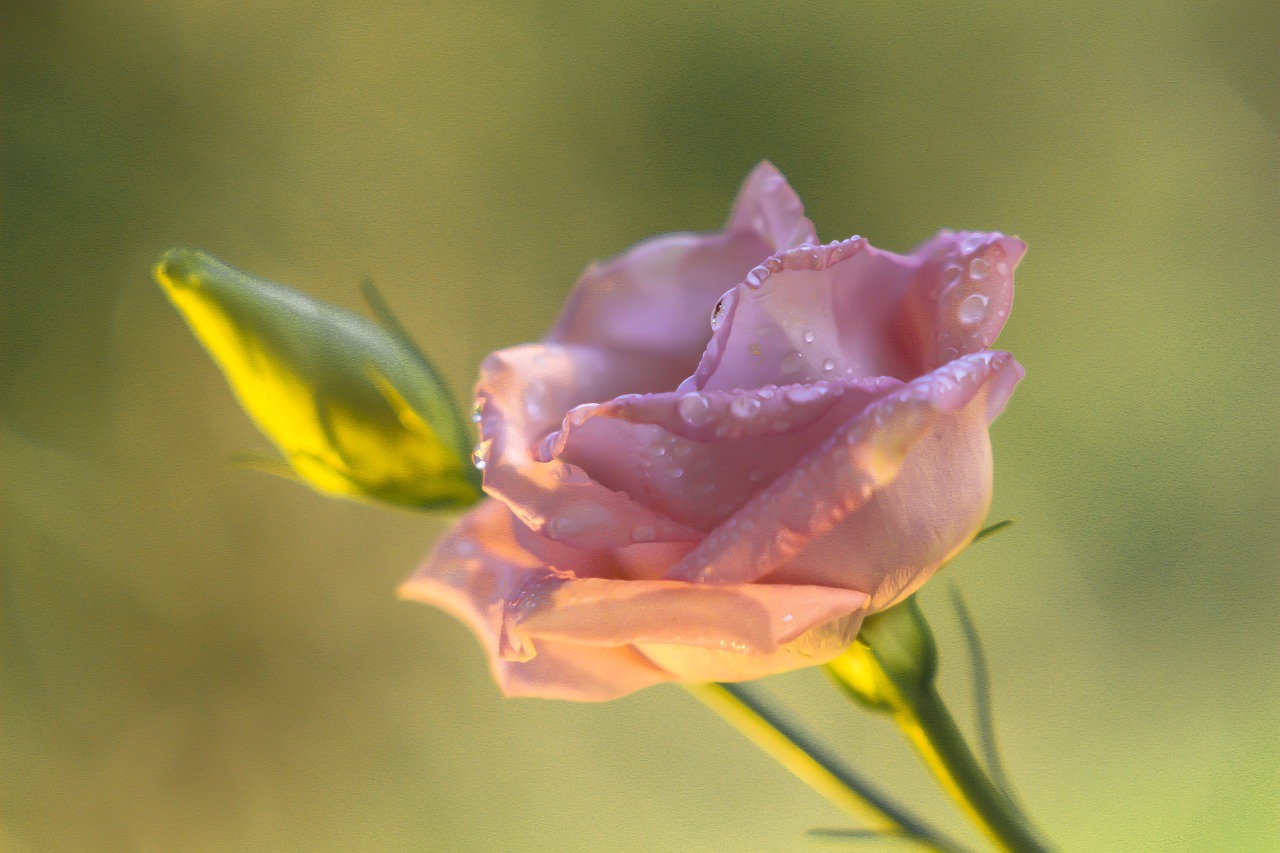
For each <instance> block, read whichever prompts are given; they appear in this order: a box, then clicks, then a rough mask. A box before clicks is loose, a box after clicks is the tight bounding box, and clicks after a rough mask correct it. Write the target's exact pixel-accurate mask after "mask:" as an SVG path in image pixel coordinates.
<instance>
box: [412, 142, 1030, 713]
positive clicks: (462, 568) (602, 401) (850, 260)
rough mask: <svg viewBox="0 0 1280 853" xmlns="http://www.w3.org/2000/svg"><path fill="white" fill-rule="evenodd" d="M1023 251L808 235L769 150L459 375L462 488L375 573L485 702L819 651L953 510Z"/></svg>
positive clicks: (1008, 376) (909, 574)
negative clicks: (487, 671) (420, 542)
mask: <svg viewBox="0 0 1280 853" xmlns="http://www.w3.org/2000/svg"><path fill="white" fill-rule="evenodd" d="M1025 249H1026V246H1025V244H1023V243H1022V241H1020V240H1018V239H1016V238H1013V237H1005V236H1003V235H1001V234H998V233H990V234H984V233H960V234H955V233H952V232H950V231H943V232H941V233H939V234H938V235H937V236H936V237H934V238H933V239H932V240H930V241H928V242H927V243H925V244H924V245H922V246H921V247H920V248H918V249H916V251H915V252H913V253H912V254H910V255H907V256H902V255H896V254H894V253H892V252H885V251H881V250H878V249H874V248H872V247H871V246H869V245H868V244H867V243H866V241H865V240H863V239H861V238H859V237H854V238H851V239H849V240H844V241H841V242H836V243H829V244H827V245H819V244H818V240H817V237H816V234H815V231H814V228H813V224H812V223H811V222H810V221H809V220H808V219H807V218H805V216H804V210H803V207H802V206H801V204H800V200H799V199H798V198H797V197H796V195H795V193H794V192H793V191H792V190H791V188H790V187H789V186H788V185H787V183H786V180H785V179H784V178H783V177H782V175H780V174H779V173H778V172H777V170H776V169H774V167H773V166H772V165H770V164H769V163H762V164H760V165H759V166H758V167H756V169H755V171H753V172H752V173H751V175H750V177H748V178H747V181H746V184H745V185H744V186H743V188H742V191H741V193H740V194H739V196H738V200H737V202H736V203H735V205H734V208H733V213H732V215H731V216H730V217H729V224H728V226H727V227H726V228H725V230H724V231H723V232H721V233H718V234H710V235H693V234H672V235H666V236H661V237H655V238H652V239H650V240H648V241H645V242H643V243H641V244H639V245H638V246H636V247H634V248H632V249H631V250H630V251H628V252H626V253H624V254H623V255H621V256H620V257H618V258H615V259H613V260H611V261H609V262H607V263H604V264H601V265H595V266H592V267H591V268H590V269H588V270H587V272H586V273H585V274H584V275H583V277H582V279H581V280H580V281H579V282H578V285H577V287H576V288H575V289H574V291H573V294H572V296H571V297H570V299H569V303H568V305H567V306H566V307H565V309H564V313H563V314H562V315H561V317H560V319H559V321H558V322H557V323H556V326H555V328H554V329H552V331H551V334H550V335H549V336H548V338H547V340H546V341H544V342H543V343H539V344H526V345H524V346H517V347H512V348H511V349H506V350H502V351H500V352H497V353H494V354H493V355H491V356H489V357H488V358H487V359H486V360H485V362H484V364H483V366H482V368H481V376H480V383H479V386H478V388H477V391H476V396H477V400H478V402H479V406H480V408H479V411H480V412H481V417H480V418H479V422H480V430H481V439H482V440H481V443H480V445H479V446H478V447H477V449H476V459H477V464H478V465H482V466H483V467H484V490H485V492H487V493H488V494H489V495H490V497H489V498H488V499H487V500H485V501H484V503H482V504H481V505H480V506H478V507H477V508H476V509H474V510H473V511H472V512H470V513H469V514H468V515H466V516H465V517H464V518H462V519H461V520H460V521H459V522H458V523H457V524H456V525H455V526H454V527H453V529H452V530H451V531H450V532H449V533H448V534H447V535H446V536H445V537H444V538H443V539H441V541H440V542H439V543H438V544H437V546H436V548H435V550H434V551H433V553H432V555H431V557H430V558H429V559H428V560H427V561H426V563H425V565H423V567H422V568H421V569H420V570H419V571H418V572H417V573H416V574H415V575H414V576H413V577H412V578H410V579H409V580H408V581H406V582H405V584H404V586H403V587H402V590H401V592H402V594H403V595H404V596H405V597H406V598H411V599H416V600H419V601H425V602H428V603H430V604H434V605H436V606H438V607H441V608H444V609H445V610H447V611H449V612H450V613H452V614H454V615H455V616H457V617H458V618H459V619H461V620H462V621H463V622H465V623H466V624H467V625H468V626H470V628H471V629H472V631H474V632H475V634H476V636H477V637H478V638H479V640H480V642H481V643H482V644H483V645H484V647H485V650H486V652H487V653H488V655H489V660H490V663H491V665H492V669H493V674H494V677H495V679H496V680H497V681H498V684H499V685H500V686H501V688H502V690H503V692H505V693H506V694H507V695H511V696H517V695H521V696H545V697H558V698H568V699H580V700H603V699H610V698H613V697H616V696H620V695H623V694H626V693H629V692H631V691H633V690H637V689H639V688H641V687H646V686H648V685H651V684H655V683H657V682H662V681H709V680H718V681H734V680H743V679H749V678H756V677H759V676H763V675H768V674H770V673H775V672H782V671H785V670H789V669H795V668H797V667H803V666H812V665H815V664H820V663H825V662H826V661H828V660H830V659H831V658H833V657H835V656H836V655H837V654H839V653H840V652H841V651H842V650H843V649H844V648H846V647H847V646H848V644H849V643H850V642H851V641H852V640H853V638H854V636H855V635H856V633H857V631H858V626H859V625H860V624H861V621H862V619H863V617H864V616H866V615H867V614H868V613H873V612H876V611H879V610H883V609H885V608H887V607H889V606H890V605H892V604H894V603H895V602H897V601H900V600H902V599H903V598H904V597H906V596H907V595H909V594H910V593H911V592H913V591H914V590H915V589H917V588H918V587H919V586H920V585H921V584H923V583H924V582H925V580H927V579H928V578H929V576H930V575H931V574H932V573H933V572H934V571H935V570H936V569H937V568H938V567H939V566H941V565H942V564H943V563H945V562H946V561H947V560H949V559H951V558H952V557H953V556H954V555H955V554H956V553H957V552H959V551H960V550H961V549H962V548H964V547H965V545H966V544H968V542H969V541H970V540H971V539H972V538H973V536H974V534H975V533H976V532H977V531H978V530H979V528H980V526H981V525H982V523H983V520H984V519H985V517H986V513H987V508H988V506H989V504H990V500H991V445H990V440H989V438H988V435H987V425H988V424H989V423H990V421H991V420H992V419H993V418H994V417H995V416H996V415H997V414H999V412H1000V411H1001V409H1002V408H1003V407H1004V405H1005V402H1006V401H1007V400H1008V398H1009V395H1010V393H1011V392H1012V391H1013V387H1014V385H1015V384H1017V382H1018V380H1019V379H1021V378H1022V375H1023V370H1022V368H1021V366H1020V365H1019V364H1018V363H1017V362H1016V361H1014V359H1013V357H1012V356H1010V355H1009V354H1008V353H1004V352H994V351H991V350H988V349H987V347H988V346H990V345H991V343H992V342H993V341H994V340H995V338H996V335H997V334H998V333H999V331H1000V328H1001V326H1003V325H1004V321H1005V318H1006V317H1007V316H1008V314H1009V309H1010V305H1011V303H1012V299H1013V269H1014V267H1015V266H1016V265H1017V263H1018V261H1019V259H1021V257H1022V254H1023V252H1024V251H1025Z"/></svg>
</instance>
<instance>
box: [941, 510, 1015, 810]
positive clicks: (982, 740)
mask: <svg viewBox="0 0 1280 853" xmlns="http://www.w3.org/2000/svg"><path fill="white" fill-rule="evenodd" d="M1003 523H1004V524H1005V525H1008V524H1010V523H1011V522H1003ZM951 603H952V605H953V606H954V607H955V610H956V618H957V619H958V620H959V622H960V629H961V631H962V632H963V633H964V640H965V645H966V646H967V647H968V650H969V672H970V676H971V679H972V689H973V713H974V722H975V724H976V728H977V730H978V747H979V749H980V750H981V752H982V761H983V763H984V764H985V765H986V766H987V773H988V774H990V776H991V781H992V782H994V783H995V785H996V787H997V788H999V789H1000V790H1001V791H1003V792H1004V794H1005V796H1007V797H1010V798H1012V788H1011V786H1010V784H1009V777H1008V775H1007V774H1006V773H1005V770H1004V763H1003V762H1002V761H1001V760H1000V750H999V749H998V748H997V746H996V724H995V715H994V714H993V713H992V711H991V671H990V668H989V667H988V666H987V654H986V652H985V651H984V650H983V648H982V638H981V637H980V636H978V626H977V625H976V624H974V621H973V616H972V615H971V614H970V613H969V608H968V606H967V605H966V604H965V603H964V596H962V595H961V594H960V588H959V587H958V586H956V585H955V584H952V585H951Z"/></svg>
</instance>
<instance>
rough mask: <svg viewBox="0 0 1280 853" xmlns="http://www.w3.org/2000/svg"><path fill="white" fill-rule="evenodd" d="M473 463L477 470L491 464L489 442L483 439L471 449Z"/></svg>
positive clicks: (481, 469)
mask: <svg viewBox="0 0 1280 853" xmlns="http://www.w3.org/2000/svg"><path fill="white" fill-rule="evenodd" d="M471 464H472V465H474V466H476V470H477V471H483V470H484V469H485V466H487V465H488V464H489V442H487V441H482V442H480V443H479V444H477V445H476V447H475V450H472V451H471Z"/></svg>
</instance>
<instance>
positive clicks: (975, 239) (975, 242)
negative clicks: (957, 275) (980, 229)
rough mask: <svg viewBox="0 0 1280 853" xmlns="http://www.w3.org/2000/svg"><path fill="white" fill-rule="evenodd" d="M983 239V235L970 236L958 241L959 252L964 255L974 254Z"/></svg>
mask: <svg viewBox="0 0 1280 853" xmlns="http://www.w3.org/2000/svg"><path fill="white" fill-rule="evenodd" d="M984 239H985V235H983V234H970V235H969V236H968V237H965V238H964V239H963V240H961V241H960V251H961V252H963V253H964V254H966V255H967V254H969V253H970V252H975V251H977V249H978V247H979V246H981V245H982V241H983V240H984Z"/></svg>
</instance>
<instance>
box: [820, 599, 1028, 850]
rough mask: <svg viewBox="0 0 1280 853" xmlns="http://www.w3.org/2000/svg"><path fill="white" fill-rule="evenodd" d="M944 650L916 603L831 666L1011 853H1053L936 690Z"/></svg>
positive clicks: (893, 612)
mask: <svg viewBox="0 0 1280 853" xmlns="http://www.w3.org/2000/svg"><path fill="white" fill-rule="evenodd" d="M937 665H938V657H937V646H936V645H935V643H934V640H933V633H932V631H930V630H929V624H928V622H927V621H925V618H924V614H923V613H921V612H920V609H919V607H918V606H917V605H916V603H915V601H914V600H913V599H908V600H907V601H905V602H903V603H901V604H899V605H898V606H896V607H893V608H890V609H889V610H886V611H883V612H881V613H878V614H876V615H875V616H872V617H870V618H869V619H867V620H866V621H865V622H864V623H863V629H862V632H861V633H860V634H859V636H858V640H857V641H856V642H855V643H854V644H853V645H852V646H850V647H849V648H848V649H847V650H846V651H845V652H844V653H843V654H841V655H840V656H839V657H837V658H836V659H835V660H833V661H831V662H830V663H829V664H827V665H826V670H827V672H828V674H830V675H831V676H832V678H834V679H835V681H836V683H837V684H839V685H840V686H841V687H842V688H843V689H844V690H845V691H846V692H848V693H849V694H850V695H851V696H852V697H854V698H855V699H857V700H858V701H860V702H861V703H863V704H864V705H866V706H868V707H870V708H871V709H873V710H876V711H879V712H882V713H886V714H889V715H890V716H891V717H892V718H893V720H894V722H895V723H897V725H898V728H899V729H900V730H901V731H902V733H903V734H904V735H906V736H907V739H908V740H909V741H910V742H911V745H912V746H914V747H915V749H916V751H917V752H918V753H919V754H920V757H921V758H923V759H924V763H925V765H926V766H927V767H928V768H929V770H930V771H931V772H932V773H933V775H934V777H935V778H936V779H937V780H938V782H939V783H941V785H942V787H943V789H944V790H945V791H946V792H947V794H948V795H949V796H950V797H951V798H952V799H953V800H955V802H956V804H957V805H958V806H960V808H961V810H962V811H964V812H965V814H966V815H967V816H968V817H969V818H970V819H971V820H973V822H974V823H975V824H977V826H978V828H979V829H981V830H982V831H983V832H984V833H985V834H986V835H987V837H988V838H989V839H990V840H991V841H992V842H994V843H995V845H996V847H998V848H999V849H1000V850H1002V851H1005V853H1050V851H1051V850H1052V848H1051V847H1050V846H1049V845H1048V844H1047V843H1045V842H1044V841H1041V840H1040V839H1039V838H1038V837H1037V836H1036V834H1035V831H1034V830H1032V828H1031V825H1030V822H1029V821H1027V820H1026V818H1025V817H1024V816H1023V814H1022V812H1021V811H1020V810H1019V809H1018V807H1017V806H1016V805H1015V804H1014V803H1013V801H1012V800H1010V799H1009V797H1008V796H1007V795H1006V794H1005V793H1004V792H1003V791H1001V790H1000V789H999V788H997V787H996V785H995V784H994V783H993V782H992V781H991V778H990V777H989V776H988V775H987V772H986V770H984V769H983V767H982V765H981V764H980V763H979V762H978V760H977V758H975V757H974V754H973V752H972V750H970V749H969V744H968V743H967V742H966V741H965V739H964V735H963V734H962V733H961V732H960V728H959V726H957V725H956V722H955V720H954V719H953V718H952V716H951V712H950V711H948V710H947V706H946V704H945V703H944V702H943V701H942V696H941V695H939V693H938V691H937V688H936V687H935V677H936V675H937Z"/></svg>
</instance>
